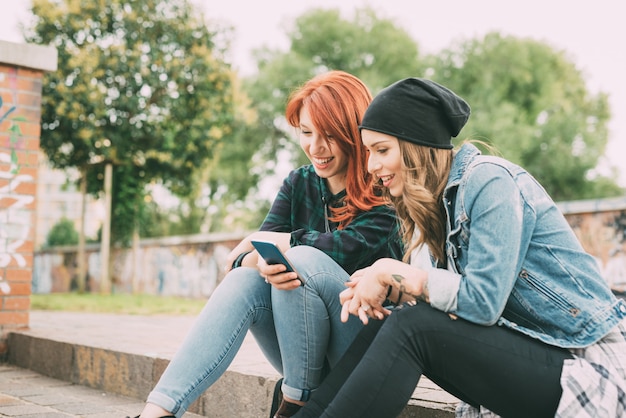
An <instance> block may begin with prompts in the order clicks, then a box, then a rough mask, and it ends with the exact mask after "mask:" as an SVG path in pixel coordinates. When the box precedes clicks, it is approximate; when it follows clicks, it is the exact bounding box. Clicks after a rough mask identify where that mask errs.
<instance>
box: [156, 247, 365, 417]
mask: <svg viewBox="0 0 626 418" xmlns="http://www.w3.org/2000/svg"><path fill="white" fill-rule="evenodd" d="M287 257H288V258H289V259H290V261H291V262H292V263H293V264H294V266H295V268H296V269H297V270H298V273H299V274H300V275H301V276H303V277H304V279H305V280H306V285H305V286H302V287H299V288H297V289H295V290H277V289H275V288H273V287H272V286H270V285H269V284H267V283H265V281H264V280H263V278H262V277H261V276H260V275H259V273H258V271H257V270H256V269H253V268H247V267H240V268H237V269H234V270H233V271H231V272H230V273H228V274H227V275H226V277H225V278H224V280H223V281H222V282H221V283H220V285H219V286H217V288H216V289H215V291H214V292H213V294H212V295H211V297H210V298H209V300H208V301H207V304H206V305H205V307H204V309H203V310H202V312H201V313H200V315H199V317H198V318H197V319H196V322H195V324H194V326H193V327H192V329H191V331H190V332H189V334H188V335H187V337H186V338H185V340H184V341H183V344H182V345H181V347H180V348H179V350H178V351H177V353H176V355H175V356H174V358H173V359H172V361H171V362H170V364H169V365H168V367H167V368H166V370H165V372H164V373H163V375H162V376H161V379H160V380H159V382H158V383H157V385H156V386H155V388H154V389H153V390H152V392H151V393H150V394H149V395H148V402H150V403H152V404H155V405H158V406H160V407H162V408H164V409H166V410H168V411H170V412H172V413H173V414H174V415H176V416H177V417H180V416H182V415H183V414H184V412H185V411H186V410H187V408H188V407H189V405H190V404H191V403H193V402H194V401H195V400H196V399H197V398H198V397H199V396H200V395H202V393H203V392H204V391H205V390H207V389H208V388H209V387H210V386H211V385H212V384H213V383H215V382H216V381H217V379H219V377H220V376H222V374H224V372H225V371H226V369H227V368H228V366H229V365H230V363H231V362H232V360H233V359H234V357H235V355H236V354H237V352H238V351H239V348H240V347H241V344H242V343H243V339H244V337H245V336H246V333H247V332H248V330H250V331H251V333H252V335H253V336H254V338H255V339H256V341H257V343H258V344H259V347H260V348H261V350H262V351H263V354H264V355H265V356H266V357H267V359H268V361H269V362H270V364H271V365H272V366H273V367H274V368H275V369H276V370H277V371H278V372H279V373H281V374H282V375H284V381H283V387H282V389H283V393H284V394H285V395H286V396H288V397H290V398H292V399H301V400H308V397H309V396H310V393H311V391H312V390H315V389H316V388H317V387H318V386H319V385H320V383H321V381H322V379H323V378H324V372H325V364H327V365H328V366H330V367H332V366H333V365H335V364H336V363H337V361H338V360H339V358H340V357H341V356H342V355H343V353H344V352H345V351H346V350H347V348H348V347H349V345H350V343H351V342H352V340H353V339H354V337H355V336H356V334H357V333H358V332H359V331H360V329H361V328H362V324H361V322H360V321H359V320H358V319H357V318H356V317H352V318H351V319H350V320H349V321H348V322H347V323H345V324H344V323H342V322H341V321H340V311H341V305H340V303H339V293H340V292H341V291H342V290H344V289H345V285H344V283H345V282H346V281H347V280H348V279H349V275H348V274H347V273H346V272H345V271H344V270H343V269H342V268H341V267H340V266H339V265H338V264H337V263H336V262H335V261H333V260H332V259H331V258H330V257H328V256H327V255H326V254H324V253H323V252H321V251H319V250H317V249H315V248H313V247H307V246H296V247H293V248H291V249H290V250H289V251H287Z"/></svg>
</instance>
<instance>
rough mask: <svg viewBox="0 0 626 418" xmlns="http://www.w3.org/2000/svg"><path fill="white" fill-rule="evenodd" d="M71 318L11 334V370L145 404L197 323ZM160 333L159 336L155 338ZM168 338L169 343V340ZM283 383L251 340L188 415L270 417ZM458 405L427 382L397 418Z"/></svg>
mask: <svg viewBox="0 0 626 418" xmlns="http://www.w3.org/2000/svg"><path fill="white" fill-rule="evenodd" d="M71 315H72V314H68V313H61V314H56V315H55V314H53V313H46V314H42V315H41V316H40V315H38V314H37V313H35V314H34V315H31V322H34V323H35V324H37V325H35V324H33V325H31V329H25V330H17V331H13V332H11V333H9V335H8V346H9V352H8V363H9V364H13V365H15V366H18V367H21V368H24V369H28V370H32V371H34V372H37V373H40V374H43V375H45V376H49V377H52V378H55V379H59V380H63V381H67V382H70V383H73V384H78V385H83V386H87V387H91V388H95V389H100V390H104V391H106V392H110V393H114V394H118V395H122V396H127V397H131V398H136V399H138V400H144V399H146V397H147V395H148V393H149V392H150V390H152V388H153V386H154V385H155V384H156V382H157V380H158V379H159V377H160V376H161V374H162V373H163V371H164V370H165V368H166V367H167V364H168V363H169V361H170V359H171V357H172V355H173V353H174V352H175V350H176V348H177V347H178V345H179V341H182V339H181V336H182V335H185V334H186V333H187V330H188V328H189V327H190V326H191V324H192V322H193V321H192V319H191V318H190V319H181V318H152V319H150V318H141V317H132V316H124V317H123V318H120V317H113V318H114V319H113V320H112V319H111V317H110V316H104V317H103V316H102V315H94V314H73V315H74V316H71ZM33 318H34V321H33ZM96 322H99V323H106V324H111V325H110V326H112V327H114V328H115V329H116V331H117V332H116V331H111V330H105V328H104V327H98V326H96ZM89 324H91V326H90V327H88V325H89ZM107 327H109V325H107ZM64 329H65V331H63V330H64ZM70 329H71V330H72V331H70ZM157 330H160V331H161V334H158V335H155V333H156V331H157ZM103 331H107V332H103ZM142 333H143V334H142ZM163 333H165V334H167V335H168V336H169V339H164V337H162V334H163ZM150 336H151V338H152V339H150ZM127 338H129V340H127ZM156 340H161V341H163V343H162V344H160V345H161V347H162V349H163V351H161V352H149V351H147V350H146V348H154V345H155V341H156ZM132 341H135V342H134V343H133V344H131V342H132ZM278 379H279V375H278V374H277V373H276V372H275V371H274V370H273V369H272V368H271V366H269V364H268V363H267V362H266V360H265V358H264V357H263V355H262V354H261V352H260V350H259V348H258V347H257V346H256V343H255V342H254V339H252V338H250V337H247V338H246V340H245V341H244V345H243V346H242V348H241V350H240V351H239V353H238V355H237V356H236V358H235V360H234V361H233V363H232V364H231V366H230V367H229V369H228V371H227V372H226V373H225V374H224V376H222V377H221V378H220V379H219V380H218V381H217V383H215V384H214V385H213V386H212V387H211V388H209V390H207V391H206V392H205V393H204V394H203V395H202V396H201V397H200V398H199V399H198V400H197V401H196V402H195V403H194V404H193V405H191V407H190V408H189V412H191V413H194V414H199V415H203V416H206V417H211V418H226V417H229V418H230V417H233V416H236V417H239V418H263V417H268V416H269V411H270V407H271V401H272V395H273V392H274V386H275V384H276V381H277V380H278ZM457 402H458V400H457V399H456V398H454V397H452V396H451V395H449V394H448V393H446V392H445V391H443V390H441V389H440V388H439V387H437V386H436V385H435V384H434V383H432V382H431V381H429V380H428V379H426V378H422V379H421V380H420V384H419V386H418V387H417V388H416V390H415V392H414V394H413V397H412V399H411V401H410V402H409V404H408V405H407V407H406V408H405V409H404V411H403V412H402V414H401V415H400V416H399V417H400V418H413V417H421V418H452V417H454V408H455V406H456V403H457Z"/></svg>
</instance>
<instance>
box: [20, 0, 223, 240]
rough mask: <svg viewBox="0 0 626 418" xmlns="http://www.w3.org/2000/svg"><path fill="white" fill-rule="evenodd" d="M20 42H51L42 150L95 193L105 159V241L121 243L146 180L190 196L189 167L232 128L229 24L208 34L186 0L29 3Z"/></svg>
mask: <svg viewBox="0 0 626 418" xmlns="http://www.w3.org/2000/svg"><path fill="white" fill-rule="evenodd" d="M32 12H33V15H34V18H35V21H34V25H33V27H32V28H30V29H29V30H28V32H27V33H26V40H27V41H28V42H31V43H37V44H52V45H53V46H55V47H56V48H57V51H58V70H57V71H55V72H51V73H48V74H46V76H45V80H44V84H43V103H42V133H41V148H42V149H43V150H44V151H45V153H46V154H47V156H48V158H49V159H50V161H51V163H52V164H53V166H55V167H58V168H65V167H77V168H79V169H81V170H83V171H87V173H88V174H87V175H88V178H89V182H88V191H89V192H90V193H93V194H98V193H99V192H100V191H101V190H102V185H103V184H102V178H103V164H102V163H104V162H112V163H113V164H114V174H113V198H112V202H113V210H112V211H113V216H112V238H113V241H117V242H122V243H127V242H128V240H129V238H130V236H131V234H132V232H133V231H134V230H135V228H136V226H137V221H138V220H139V219H141V216H142V215H141V212H142V210H143V208H144V207H145V201H144V197H145V194H146V185H147V184H149V183H151V182H161V183H162V184H164V185H165V186H166V187H168V188H169V189H170V190H172V191H173V192H174V193H177V194H181V195H185V194H189V193H191V191H192V190H193V188H194V187H195V185H194V184H193V181H194V180H196V177H195V173H196V170H197V169H198V168H201V167H203V166H204V165H205V164H207V161H209V160H211V159H212V158H214V156H215V153H216V151H217V150H218V149H219V147H220V144H221V141H222V140H223V138H224V137H226V136H227V135H229V134H230V133H231V131H232V125H233V113H234V112H233V92H232V80H233V74H232V72H231V70H230V68H229V65H228V64H227V63H226V61H225V59H224V53H225V51H226V50H227V47H228V38H229V34H230V31H229V29H228V28H217V29H216V30H210V29H209V28H208V27H207V26H206V25H205V24H204V22H203V20H202V18H203V17H202V15H201V14H200V13H199V12H198V10H196V9H194V8H193V7H192V6H191V5H190V3H189V2H188V1H187V0H106V1H105V0H97V1H96V0H94V1H89V2H83V1H80V0H60V1H53V0H34V1H33V6H32Z"/></svg>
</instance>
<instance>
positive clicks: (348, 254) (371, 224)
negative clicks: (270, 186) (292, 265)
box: [260, 165, 403, 274]
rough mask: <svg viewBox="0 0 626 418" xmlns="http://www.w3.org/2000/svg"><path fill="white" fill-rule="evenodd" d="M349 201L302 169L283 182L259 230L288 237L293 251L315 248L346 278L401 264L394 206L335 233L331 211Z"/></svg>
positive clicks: (372, 212) (375, 211)
mask: <svg viewBox="0 0 626 418" xmlns="http://www.w3.org/2000/svg"><path fill="white" fill-rule="evenodd" d="M345 196H346V191H345V190H344V191H342V192H340V193H338V194H336V195H333V194H332V193H331V192H330V190H329V189H328V186H327V185H326V182H325V181H324V180H323V179H322V178H320V177H319V176H318V175H317V174H316V173H315V170H314V169H313V166H311V165H307V166H303V167H300V168H298V169H296V170H294V171H292V172H291V173H290V174H289V175H288V176H287V178H286V179H285V180H284V182H283V185H282V186H281V188H280V190H279V191H278V195H277V196H276V199H275V200H274V203H273V204H272V208H271V209H270V212H269V213H268V214H267V216H266V218H265V220H264V221H263V224H262V225H261V228H260V229H261V230H262V231H276V232H290V233H291V246H292V247H294V246H296V245H309V246H311V247H315V248H317V249H319V250H321V251H323V252H324V253H326V254H328V255H329V256H330V257H331V258H332V259H333V260H335V261H336V262H337V263H338V264H339V265H340V266H341V267H342V268H343V269H344V270H346V272H348V274H352V273H353V272H354V271H356V270H358V269H361V268H364V267H367V266H369V265H370V264H372V263H373V262H374V261H375V260H377V259H379V258H385V257H389V258H395V259H402V254H403V252H402V251H403V245H402V241H401V236H400V233H399V225H398V222H397V218H396V213H395V210H394V209H393V208H392V207H390V206H385V205H383V206H377V207H375V208H372V209H371V210H369V211H367V212H361V213H359V214H358V215H357V216H356V217H355V218H354V219H353V220H352V222H350V223H349V224H348V225H346V226H345V227H344V228H343V229H341V230H339V229H337V227H338V224H337V223H336V222H331V221H330V220H329V219H328V217H329V216H331V215H330V210H329V209H328V208H329V207H331V206H332V207H339V206H341V205H343V200H344V197H345Z"/></svg>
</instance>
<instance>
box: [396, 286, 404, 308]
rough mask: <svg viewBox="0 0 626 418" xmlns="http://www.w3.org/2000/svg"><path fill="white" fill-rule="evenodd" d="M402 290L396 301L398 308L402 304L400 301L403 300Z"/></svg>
mask: <svg viewBox="0 0 626 418" xmlns="http://www.w3.org/2000/svg"><path fill="white" fill-rule="evenodd" d="M402 295H403V293H402V290H400V294H398V300H397V301H396V306H398V305H399V304H400V300H402Z"/></svg>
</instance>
